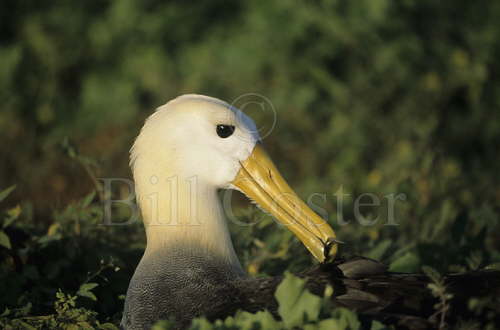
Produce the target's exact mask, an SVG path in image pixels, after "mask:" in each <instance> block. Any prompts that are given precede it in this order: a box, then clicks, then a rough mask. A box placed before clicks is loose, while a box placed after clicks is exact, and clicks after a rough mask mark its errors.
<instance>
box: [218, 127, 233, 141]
mask: <svg viewBox="0 0 500 330" xmlns="http://www.w3.org/2000/svg"><path fill="white" fill-rule="evenodd" d="M233 132H234V126H232V125H217V135H218V136H220V137H221V138H223V139H225V138H227V137H229V136H231V134H233Z"/></svg>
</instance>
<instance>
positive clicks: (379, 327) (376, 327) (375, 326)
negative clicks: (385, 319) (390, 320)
mask: <svg viewBox="0 0 500 330" xmlns="http://www.w3.org/2000/svg"><path fill="white" fill-rule="evenodd" d="M385 329H389V328H388V327H387V326H386V325H384V324H383V323H381V322H379V321H372V326H371V328H370V330H385Z"/></svg>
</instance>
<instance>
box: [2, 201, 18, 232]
mask: <svg viewBox="0 0 500 330" xmlns="http://www.w3.org/2000/svg"><path fill="white" fill-rule="evenodd" d="M20 214H21V207H20V206H19V205H17V206H16V207H13V208H11V209H10V210H8V211H7V218H5V220H4V221H3V225H2V226H3V228H7V227H8V226H10V225H11V224H12V222H14V220H16V219H17V218H19V215H20Z"/></svg>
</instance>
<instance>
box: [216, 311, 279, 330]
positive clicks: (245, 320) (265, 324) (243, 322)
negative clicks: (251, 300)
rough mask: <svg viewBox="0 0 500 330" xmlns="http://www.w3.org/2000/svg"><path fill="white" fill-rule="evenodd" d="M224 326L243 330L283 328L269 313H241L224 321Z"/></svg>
mask: <svg viewBox="0 0 500 330" xmlns="http://www.w3.org/2000/svg"><path fill="white" fill-rule="evenodd" d="M224 325H225V326H227V327H232V326H236V327H238V329H242V330H246V329H248V330H251V329H255V328H258V329H261V330H274V329H280V328H282V327H281V326H280V322H278V321H276V320H275V319H274V317H273V316H272V315H271V313H269V312H268V311H260V312H257V313H255V314H252V313H249V312H244V311H240V312H238V313H237V314H236V315H235V317H234V318H232V317H228V318H227V319H226V320H225V321H224Z"/></svg>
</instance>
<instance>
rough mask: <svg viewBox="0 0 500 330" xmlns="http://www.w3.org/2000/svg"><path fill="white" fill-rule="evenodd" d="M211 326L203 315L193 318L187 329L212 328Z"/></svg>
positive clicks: (210, 329)
mask: <svg viewBox="0 0 500 330" xmlns="http://www.w3.org/2000/svg"><path fill="white" fill-rule="evenodd" d="M213 328H214V326H213V325H212V324H210V322H209V321H208V320H207V319H206V318H204V317H200V318H195V319H194V320H193V321H192V323H191V327H189V329H196V330H212V329H213Z"/></svg>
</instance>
